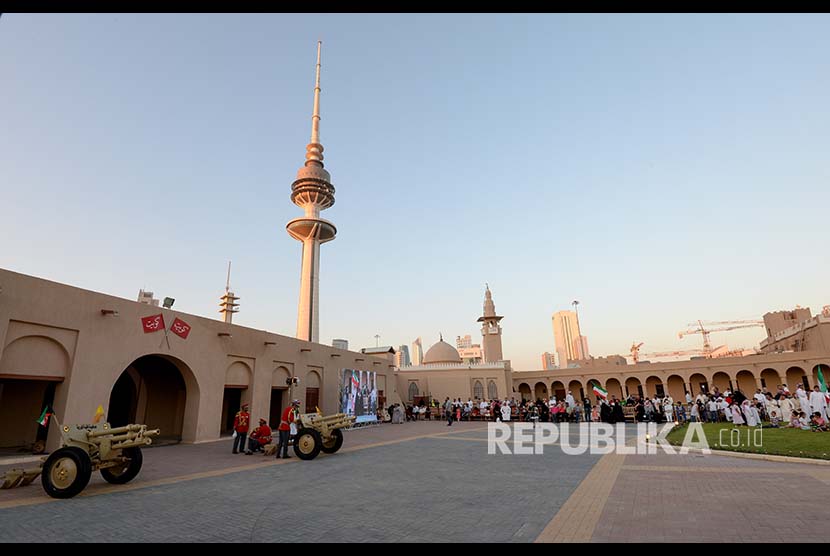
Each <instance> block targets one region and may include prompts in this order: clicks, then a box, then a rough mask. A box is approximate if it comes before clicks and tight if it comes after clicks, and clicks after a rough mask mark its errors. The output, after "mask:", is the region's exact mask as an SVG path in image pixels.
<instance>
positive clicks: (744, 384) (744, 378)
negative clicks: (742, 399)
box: [735, 370, 758, 398]
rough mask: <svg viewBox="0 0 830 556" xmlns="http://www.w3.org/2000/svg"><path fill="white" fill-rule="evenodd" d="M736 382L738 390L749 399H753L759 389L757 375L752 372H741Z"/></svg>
mask: <svg viewBox="0 0 830 556" xmlns="http://www.w3.org/2000/svg"><path fill="white" fill-rule="evenodd" d="M735 381H736V382H737V383H738V390H740V391H741V392H743V393H744V396H746V397H747V398H751V397H752V396H753V394H755V390H757V389H758V381H757V380H755V375H753V374H752V372H750V371H747V370H743V371H739V372H738V375H737V376H736V377H735Z"/></svg>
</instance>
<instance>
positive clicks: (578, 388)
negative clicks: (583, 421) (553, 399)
mask: <svg viewBox="0 0 830 556" xmlns="http://www.w3.org/2000/svg"><path fill="white" fill-rule="evenodd" d="M596 383H597V384H599V381H596ZM588 384H590V381H589V382H588ZM590 388H591V387H590V386H589V387H588V389H589V390H590ZM568 390H569V391H570V393H571V395H572V396H573V397H574V400H575V401H577V402H578V401H581V400H583V399H585V394H586V392H585V390H584V389H583V386H582V383H581V382H579V381H578V380H572V381H570V382H569V383H568ZM566 395H567V394H566Z"/></svg>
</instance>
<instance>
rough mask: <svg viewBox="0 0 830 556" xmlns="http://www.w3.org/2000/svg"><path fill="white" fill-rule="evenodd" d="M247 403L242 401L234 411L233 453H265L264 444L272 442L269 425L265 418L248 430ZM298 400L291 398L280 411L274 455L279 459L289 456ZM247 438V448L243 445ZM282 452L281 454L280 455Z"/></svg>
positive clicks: (294, 431) (294, 430)
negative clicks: (237, 409)
mask: <svg viewBox="0 0 830 556" xmlns="http://www.w3.org/2000/svg"><path fill="white" fill-rule="evenodd" d="M248 408H249V405H248V404H247V403H243V404H242V407H241V409H240V410H239V411H238V412H237V413H236V415H235V416H234V419H233V449H232V453H234V454H242V453H244V454H247V455H249V456H250V455H251V454H253V453H254V452H262V453H264V454H266V455H268V454H267V452H266V446H268V445H270V444H273V436H272V434H273V433H272V431H271V427H269V426H268V421H266V420H265V419H260V420H259V426H258V427H257V428H255V429H254V430H253V431H250V434H248V433H249V428H250V422H251V414H250V413H248ZM299 408H300V400H293V401H292V402H291V405H289V406H288V407H286V408H285V409H284V410H283V411H282V415H281V419H280V424H279V425H278V426H277V438H278V442H277V445H276V450H275V452H276V457H277V459H279V458H280V457H282V458H286V459H287V458H290V457H291V456H289V455H288V444H289V440H290V437H291V436H292V435H294V434H296V433H297V431H296V424H295V422H296V420H297V416H298V415H299ZM246 440H247V448H246V446H245V443H246ZM280 453H282V456H280Z"/></svg>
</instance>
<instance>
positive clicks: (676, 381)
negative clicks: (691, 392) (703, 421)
mask: <svg viewBox="0 0 830 556" xmlns="http://www.w3.org/2000/svg"><path fill="white" fill-rule="evenodd" d="M666 386H667V387H668V392H667V393H668V395H669V396H671V398H672V400H674V401H675V402H681V403H686V384H685V383H684V382H683V377H681V376H678V375H671V376H670V377H669V378H668V380H666Z"/></svg>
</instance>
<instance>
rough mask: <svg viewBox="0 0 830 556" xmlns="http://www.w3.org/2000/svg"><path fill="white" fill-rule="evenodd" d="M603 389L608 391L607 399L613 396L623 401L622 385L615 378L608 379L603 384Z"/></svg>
mask: <svg viewBox="0 0 830 556" xmlns="http://www.w3.org/2000/svg"><path fill="white" fill-rule="evenodd" d="M605 389H606V390H607V391H608V398H609V399H610V398H611V397H612V396H615V397H616V398H617V399H618V400H621V399H623V397H624V396H623V391H622V384H620V381H619V380H617V379H616V378H609V379H608V380H607V381H606V382H605Z"/></svg>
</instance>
